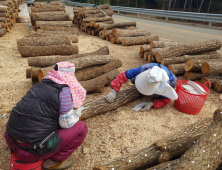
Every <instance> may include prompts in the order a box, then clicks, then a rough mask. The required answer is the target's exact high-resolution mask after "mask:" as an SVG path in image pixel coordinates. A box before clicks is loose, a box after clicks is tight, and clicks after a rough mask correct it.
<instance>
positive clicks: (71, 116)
mask: <svg viewBox="0 0 222 170" xmlns="http://www.w3.org/2000/svg"><path fill="white" fill-rule="evenodd" d="M78 121H79V116H78V115H77V114H76V113H75V112H74V110H73V109H71V110H70V111H69V112H67V113H66V114H63V115H60V116H59V125H60V127H61V128H62V129H68V128H71V127H72V126H73V125H74V124H76V122H78Z"/></svg>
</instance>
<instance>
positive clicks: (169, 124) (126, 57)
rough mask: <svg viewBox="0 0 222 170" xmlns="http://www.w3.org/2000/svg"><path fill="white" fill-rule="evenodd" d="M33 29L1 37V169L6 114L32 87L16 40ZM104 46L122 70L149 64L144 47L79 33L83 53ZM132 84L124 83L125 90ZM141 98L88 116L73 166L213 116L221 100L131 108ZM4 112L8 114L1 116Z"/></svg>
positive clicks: (5, 161)
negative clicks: (191, 109) (184, 107)
mask: <svg viewBox="0 0 222 170" xmlns="http://www.w3.org/2000/svg"><path fill="white" fill-rule="evenodd" d="M29 31H30V30H29V26H28V24H26V23H25V24H24V23H17V24H16V25H15V27H13V29H12V30H11V31H10V32H9V33H7V34H6V35H5V36H4V37H2V38H0V134H1V135H0V170H8V169H9V162H10V151H9V148H8V147H7V145H6V143H5V140H4V136H3V135H4V132H5V126H6V123H7V120H8V116H9V115H10V111H11V109H12V107H13V106H15V105H16V103H17V102H18V101H19V100H20V99H21V98H22V96H23V95H25V94H26V92H27V91H28V89H29V88H30V87H31V86H32V83H31V80H29V79H26V74H25V71H26V69H27V68H29V66H28V63H27V59H26V58H23V57H21V55H20V54H19V52H18V49H17V44H16V39H19V38H22V37H23V36H26V35H28V33H29ZM160 38H161V37H160ZM105 45H108V46H109V49H110V54H111V55H113V56H115V57H116V58H118V59H120V60H122V62H123V66H122V67H121V68H120V69H119V71H120V72H122V71H126V70H127V69H130V68H134V67H138V66H141V65H143V64H145V63H146V62H145V61H144V60H143V58H140V57H139V49H140V46H131V47H124V46H121V45H115V44H111V43H110V42H108V41H104V40H101V39H100V38H98V37H92V36H90V35H87V34H85V33H82V32H80V33H79V43H78V46H79V51H80V52H79V53H86V52H92V51H95V50H97V49H98V48H100V47H102V46H105ZM131 85H132V84H130V83H126V84H124V86H123V89H124V88H127V87H129V86H131ZM110 90H111V88H110V87H106V88H105V90H104V92H103V93H102V94H99V93H96V94H90V95H87V99H89V98H96V97H99V96H103V95H106V94H108V93H109V92H110ZM87 99H86V100H87ZM143 101H146V99H145V98H141V99H138V100H136V101H134V102H131V103H128V104H126V105H124V106H122V107H120V108H118V109H116V110H113V111H110V112H107V113H105V114H101V115H98V116H96V117H93V118H89V119H88V120H85V122H86V124H87V126H88V130H89V131H88V135H87V137H86V139H85V141H84V142H83V144H82V145H81V146H80V147H79V148H78V149H77V150H76V151H75V152H74V153H73V154H72V157H73V158H74V159H75V164H74V166H73V167H71V168H69V169H70V170H71V169H74V170H77V169H78V170H90V169H92V168H93V167H94V166H95V165H99V164H102V163H105V162H107V161H111V160H113V159H116V158H118V157H121V156H123V155H125V154H127V153H130V152H133V151H137V150H140V149H142V148H145V147H147V146H149V145H151V144H152V143H153V142H155V141H156V140H158V139H160V138H163V137H165V136H167V135H169V134H171V133H173V132H175V131H177V130H179V129H181V128H183V127H185V126H187V125H189V124H192V123H194V122H196V121H197V120H199V119H201V118H204V117H212V116H213V113H214V111H215V110H216V109H217V108H218V106H219V104H222V103H221V101H220V100H219V94H218V93H216V92H215V91H213V90H211V92H210V95H209V96H208V98H207V101H206V102H205V105H204V107H203V109H202V111H201V112H200V113H199V114H197V115H188V114H184V113H181V112H179V111H177V110H176V109H175V108H174V105H173V101H172V102H171V104H169V105H167V106H166V107H165V108H160V109H155V110H150V111H147V112H135V111H132V110H131V108H132V107H134V106H136V105H137V104H139V103H140V102H143ZM5 113H7V118H2V115H3V114H5ZM83 150H85V153H83Z"/></svg>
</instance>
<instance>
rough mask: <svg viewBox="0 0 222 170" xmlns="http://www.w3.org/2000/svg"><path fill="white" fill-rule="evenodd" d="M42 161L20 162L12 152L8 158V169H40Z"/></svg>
mask: <svg viewBox="0 0 222 170" xmlns="http://www.w3.org/2000/svg"><path fill="white" fill-rule="evenodd" d="M43 161H44V160H41V161H38V162H35V163H24V162H21V161H20V160H19V158H18V157H17V155H16V154H15V153H14V152H13V153H12V155H11V159H10V170H42V163H43Z"/></svg>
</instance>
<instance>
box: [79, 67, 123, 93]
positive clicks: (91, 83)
mask: <svg viewBox="0 0 222 170" xmlns="http://www.w3.org/2000/svg"><path fill="white" fill-rule="evenodd" d="M118 74H119V71H118V70H117V69H115V70H112V71H110V72H108V73H105V74H103V75H101V76H98V77H96V78H94V79H91V80H87V81H80V82H79V83H80V84H81V85H82V86H83V88H84V89H85V90H86V91H87V93H92V92H100V93H101V92H102V91H103V88H104V87H105V85H110V83H111V82H112V81H113V80H114V79H115V78H116V76H117V75H118Z"/></svg>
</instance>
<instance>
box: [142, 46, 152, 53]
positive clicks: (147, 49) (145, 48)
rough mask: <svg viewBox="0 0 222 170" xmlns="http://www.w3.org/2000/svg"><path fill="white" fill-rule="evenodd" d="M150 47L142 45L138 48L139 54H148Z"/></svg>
mask: <svg viewBox="0 0 222 170" xmlns="http://www.w3.org/2000/svg"><path fill="white" fill-rule="evenodd" d="M150 49H151V48H150V45H143V46H141V47H140V52H142V53H144V52H150Z"/></svg>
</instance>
